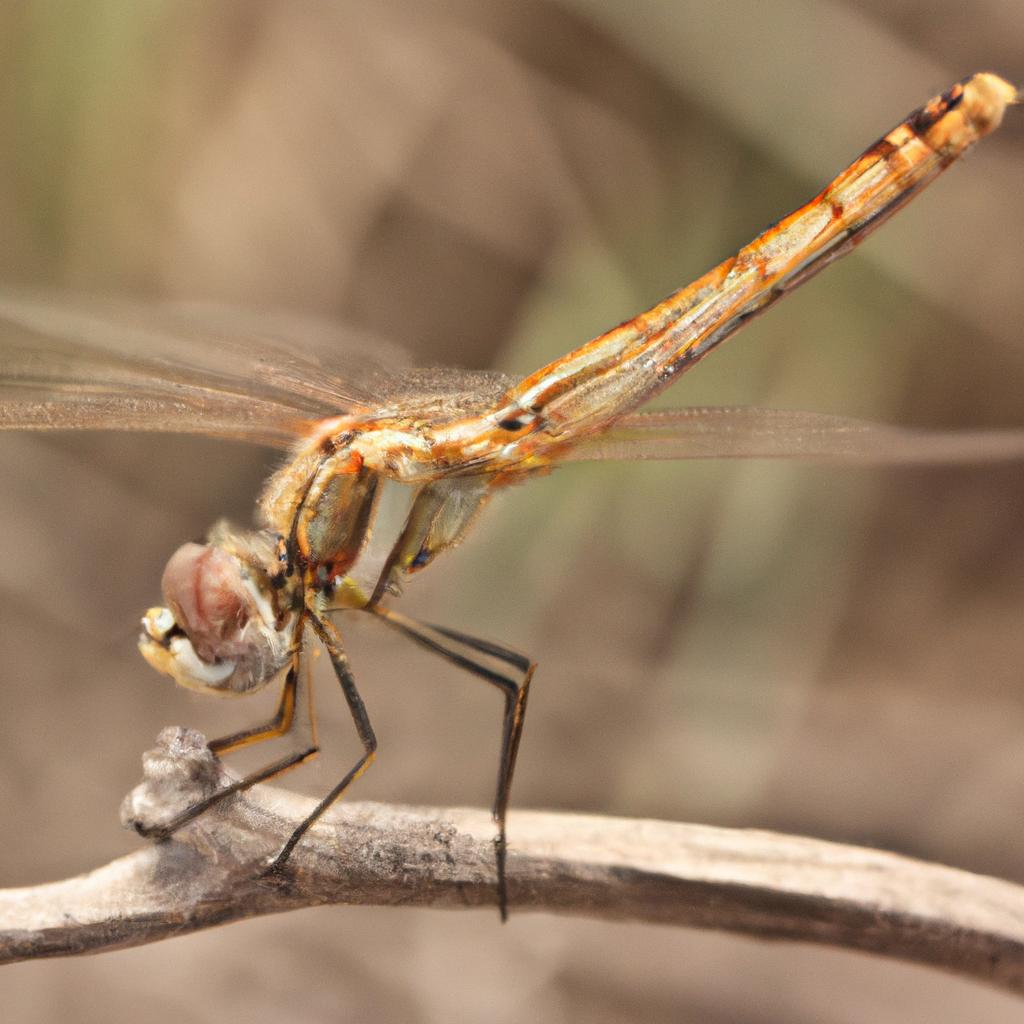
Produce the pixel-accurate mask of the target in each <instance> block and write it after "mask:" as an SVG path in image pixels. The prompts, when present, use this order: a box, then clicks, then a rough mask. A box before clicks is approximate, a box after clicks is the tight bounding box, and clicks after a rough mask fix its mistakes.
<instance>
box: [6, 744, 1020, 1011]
mask: <svg viewBox="0 0 1024 1024" xmlns="http://www.w3.org/2000/svg"><path fill="white" fill-rule="evenodd" d="M224 780H225V776H224V773H223V770H222V769H221V766H220V763H219V762H218V761H217V760H216V759H215V758H214V757H213V755H211V754H210V753H209V752H208V750H207V749H206V746H205V741H204V740H203V737H202V736H200V735H199V734H198V733H195V732H190V731H187V730H181V729H178V730H175V729H169V730H166V731H165V732H164V733H163V734H161V737H160V746H159V747H158V748H157V749H156V750H154V751H151V752H150V753H149V754H148V755H147V756H146V778H145V781H144V782H143V783H142V785H140V786H139V787H138V788H137V789H136V790H135V791H134V792H133V793H132V794H131V795H130V796H129V797H128V799H127V800H126V801H125V807H124V811H123V816H124V818H125V820H126V823H127V824H129V825H136V824H145V825H153V824H159V823H160V822H161V821H164V820H167V819H168V818H170V817H173V816H174V814H175V813H177V811H179V810H180V809H181V808H182V807H183V806H187V805H189V804H190V803H192V802H194V801H195V800H197V799H199V798H201V796H203V795H205V794H206V793H209V792H210V791H211V790H212V789H213V788H215V787H218V786H222V785H223V784H224ZM309 806H310V802H309V801H308V800H306V799H305V798H303V797H298V796H294V795H292V794H289V793H285V792H283V791H280V790H273V789H270V788H268V787H265V786H264V787H257V788H256V789H255V790H253V791H251V792H249V793H245V794H241V795H240V796H237V797H234V798H231V799H230V800H228V801H225V802H224V803H223V804H221V805H218V806H217V807H215V808H214V809H212V810H211V811H209V812H208V813H207V814H205V815H203V816H202V817H201V818H200V819H199V820H198V821H196V822H195V823H194V824H193V825H190V826H189V827H188V828H186V829H184V830H183V831H182V832H181V833H180V835H179V836H177V837H176V838H175V839H174V840H172V841H170V842H166V843H162V844H159V845H156V846H150V847H147V848H146V849H144V850H141V851H139V852H137V853H134V854H131V855H130V856H127V857H123V858H121V859H120V860H116V861H114V862H113V863H111V864H108V865H106V866H105V867H102V868H99V869H98V870H96V871H93V872H92V873H90V874H88V875H83V876H80V877H78V878H71V879H68V880H66V881H63V882H54V883H51V884H48V885H40V886H34V887H30V888H25V889H10V890H6V891H0V962H4V963H10V962H14V961H17V960H26V959H32V958H38V957H47V956H70V955H76V954H81V953H96V952H101V951H103V950H109V949H118V948H122V947H125V946H134V945H140V944H142V943H147V942H155V941H156V940H158V939H162V938H166V937H168V936H172V935H180V934H182V933H185V932H189V931H195V930H197V929H200V928H206V927H209V926H211V925H215V924H224V923H226V922H228V921H233V920H238V919H241V918H246V917H254V916H256V915H259V914H269V913H275V912H278V911H283V910H292V909H296V908H299V907H306V906H311V905H314V904H324V903H349V904H381V905H383V904H391V905H398V904H400V905H408V906H431V907H489V908H491V909H492V912H493V914H494V919H495V927H498V917H497V909H496V907H495V906H494V903H495V891H494V852H493V851H494V847H493V835H494V828H493V824H492V823H491V820H490V817H489V816H488V815H487V814H485V813H483V812H481V811H471V810H459V809H454V810H453V809H412V808H398V807H391V806H385V805H378V804H359V803H350V804H345V805H342V806H340V807H339V808H337V810H336V811H335V813H334V814H332V815H331V816H330V817H329V818H328V819H325V821H324V823H323V824H322V825H318V826H317V827H316V828H315V829H314V830H313V831H312V832H311V833H310V834H309V835H308V836H307V837H306V838H305V840H304V841H303V843H302V844H301V845H300V847H299V848H298V850H297V851H296V853H295V855H294V857H293V859H292V861H290V862H289V868H288V874H287V877H286V878H285V879H283V880H282V879H276V880H269V879H266V878H261V877H260V870H261V866H262V865H263V864H264V863H265V862H266V859H267V857H268V856H269V855H271V854H272V853H274V852H276V850H277V848H278V847H279V846H280V844H281V843H282V842H283V841H284V839H285V838H286V837H287V835H288V834H289V833H290V831H291V829H292V827H293V824H294V823H295V822H297V821H298V820H300V819H301V818H302V817H304V816H305V814H306V812H307V810H308V809H309ZM510 837H511V853H510V857H509V865H508V867H509V896H510V906H511V909H512V911H513V926H514V916H515V914H516V913H517V912H522V911H525V910H546V911H549V912H556V913H558V912H561V913H570V914H581V915H585V916H589V917H596V918H607V919H613V920H633V921H648V922H654V923H660V924H676V925H686V926H689V927H700V928H715V929H719V930H723V931H733V932H739V933H742V934H746V935H752V936H757V937H760V938H774V939H791V940H800V941H808V942H820V943H825V944H828V945H834V946H845V947H847V948H852V949H859V950H864V951H867V952H872V953H876V954H880V955H882V956H889V957H894V958H897V959H902V960H910V961H915V962H918V963H924V964H931V965H933V966H936V967H943V968H946V969H948V970H951V971H955V972H957V973H959V974H963V975H967V976H969V977H973V978H977V979H980V980H983V981H987V982H989V983H992V984H995V985H999V986H1001V987H1003V988H1007V989H1010V990H1012V991H1015V992H1022V991H1024V888H1021V887H1019V886H1016V885H1012V884H1010V883H1009V882H1003V881H1000V880H998V879H994V878H987V877H984V876H979V875H972V874H969V873H967V872H965V871H957V870H955V869H952V868H946V867H940V866H938V865H934V864H927V863H922V862H920V861H914V860H910V859H908V858H905V857H900V856H896V855H894V854H888V853H881V852H879V851H876V850H868V849H862V848H859V847H852V846H842V845H837V844H835V843H827V842H822V841H819V840H815V839H806V838H802V837H799V836H785V835H777V834H773V833H769V832H759V831H753V830H733V829H722V828H710V827H707V826H702V825H677V824H670V823H665V822H657V821H631V820H623V819H616V818H601V817H585V816H581V815H568V814H540V813H532V812H516V813H515V814H514V815H513V816H512V817H511V819H510Z"/></svg>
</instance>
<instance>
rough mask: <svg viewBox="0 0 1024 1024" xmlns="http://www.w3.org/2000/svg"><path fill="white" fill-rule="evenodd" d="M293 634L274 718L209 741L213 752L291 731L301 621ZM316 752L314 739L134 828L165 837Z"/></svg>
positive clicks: (293, 717)
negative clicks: (164, 817)
mask: <svg viewBox="0 0 1024 1024" xmlns="http://www.w3.org/2000/svg"><path fill="white" fill-rule="evenodd" d="M295 636H296V641H295V644H294V645H293V649H292V658H291V664H290V665H289V666H288V672H287V674H286V675H285V680H284V686H283V688H282V690H281V700H280V701H279V703H278V708H277V712H276V713H275V715H274V717H273V718H272V719H271V720H270V721H269V722H266V723H264V724H263V725H258V726H254V727H253V728H251V729H245V730H243V731H242V732H238V733H233V734H232V735H230V736H224V737H221V738H220V739H216V740H211V741H210V743H209V747H210V750H212V751H213V752H214V753H215V754H223V753H227V752H228V751H231V750H237V749H238V748H239V747H243V746H248V745H250V744H253V743H259V742H261V741H263V740H268V739H275V738H276V737H278V736H284V735H285V734H286V733H288V732H289V731H290V730H291V728H292V726H293V725H294V723H295V707H296V703H297V697H298V688H299V671H300V669H301V662H302V657H301V655H302V651H301V646H300V638H301V636H302V624H301V623H300V625H299V627H298V629H297V631H296V634H295ZM312 721H313V710H312V701H310V722H311V724H312ZM314 736H315V728H314ZM319 752H320V748H319V746H318V745H317V744H316V742H315V740H314V742H313V743H312V744H310V745H309V746H306V747H304V748H303V749H301V750H297V751H295V752H293V753H291V754H289V755H287V756H286V757H283V758H281V759H280V760H277V761H274V762H272V763H271V764H269V765H266V766H265V767H263V768H260V769H258V770H257V771H255V772H252V773H251V774H249V775H246V776H245V777H244V778H242V779H239V780H238V781H236V782H233V783H231V785H229V786H225V787H224V788H223V789H218V790H217V791H216V792H215V793H211V794H210V795H209V796H208V797H206V798H205V799H204V800H200V801H199V802H198V803H195V804H192V805H191V806H190V807H187V808H186V809H185V810H184V811H182V812H181V813H180V814H178V815H176V816H175V817H174V818H172V819H171V820H170V821H168V822H165V823H164V824H162V825H154V826H144V825H139V824H137V825H136V826H135V828H136V831H137V832H138V833H139V834H140V835H142V836H146V837H147V838H150V839H166V838H167V837H168V836H170V835H172V834H173V833H175V832H177V831H178V829H180V828H182V827H184V826H185V825H187V824H188V823H189V822H191V821H195V819H196V818H198V817H199V816H200V815H201V814H204V813H205V812H206V811H208V810H209V809H210V808H211V807H213V806H215V805H216V804H218V803H220V802H221V801H222V800H224V799H226V798H227V797H229V796H232V795H233V794H235V793H241V792H242V791H243V790H246V789H250V788H251V787H252V786H255V785H257V784H258V783H260V782H266V781H267V779H272V778H273V777H274V776H275V775H280V774H281V773H282V772H286V771H288V769H289V768H295V767H297V766H298V765H300V764H304V763H305V762H306V761H309V760H311V759H312V758H314V757H316V755H317V754H318V753H319Z"/></svg>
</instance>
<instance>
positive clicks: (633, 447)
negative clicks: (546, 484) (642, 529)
mask: <svg viewBox="0 0 1024 1024" xmlns="http://www.w3.org/2000/svg"><path fill="white" fill-rule="evenodd" d="M565 458H566V459H567V460H577V461H579V460H602V459H735V458H766V459H806V460H809V461H818V462H859V463H864V464H868V465H879V466H884V465H895V464H901V463H957V462H961V463H962V462H988V461H996V460H1002V459H1022V458H1024V430H965V431H931V430H919V429H915V428H908V427H893V426H888V425H885V424H880V423H869V422H867V421H865V420H858V419H848V418H846V417H843V416H829V415H825V414H822V413H814V412H792V411H787V410H782V409H758V408H694V409H680V410H672V411H668V412H649V413H633V414H630V415H628V416H623V417H622V418H621V419H619V420H617V421H616V422H615V423H614V425H613V426H612V427H611V428H610V429H609V430H607V431H605V432H604V433H602V434H597V435H594V436H593V437H590V438H587V439H585V440H584V441H582V442H580V443H579V444H578V445H576V446H575V447H573V448H572V449H571V450H570V451H569V452H568V453H567V455H566V456H565Z"/></svg>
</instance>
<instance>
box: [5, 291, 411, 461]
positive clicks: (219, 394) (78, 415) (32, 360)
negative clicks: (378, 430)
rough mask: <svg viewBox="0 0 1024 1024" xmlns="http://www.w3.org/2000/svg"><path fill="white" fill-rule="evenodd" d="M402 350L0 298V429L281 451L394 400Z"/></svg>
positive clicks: (178, 317) (296, 322)
mask: <svg viewBox="0 0 1024 1024" xmlns="http://www.w3.org/2000/svg"><path fill="white" fill-rule="evenodd" d="M402 361H404V360H403V356H402V354H401V353H400V351H399V350H397V349H394V348H392V347H390V346H385V345H384V344H382V343H381V342H379V341H374V340H373V339H369V338H367V337H365V336H360V335H358V334H357V333H356V332H354V331H348V330H345V329H344V328H342V327H340V326H338V325H336V324H332V323H329V322H326V321H322V320H317V319H315V318H305V317H300V316H296V315H291V314H281V313H266V314H265V313H249V312H246V311H241V310H234V309H225V308H223V307H214V306H195V305H193V306H184V305H175V306H171V305H156V304H154V305H143V304H133V303H130V302H123V301H108V300H97V299H75V300H69V299H67V298H66V297H63V296H57V295H53V294H45V293H33V292H27V291H26V292H21V291H3V290H0V428H3V429H32V430H40V429H61V430H65V429H116V430H156V431H171V432H180V433H201V434H210V435H214V436H218V437H229V438H235V439H241V440H249V441H253V442H255V443H261V444H271V445H275V446H287V445H288V444H289V443H290V441H291V440H293V439H294V438H295V436H296V435H298V434H301V433H302V432H303V431H304V430H305V429H306V428H307V427H308V425H309V423H310V422H311V421H313V420H317V419H323V418H324V417H328V416H337V415H340V414H342V413H344V412H347V411H354V410H357V409H361V408H365V407H367V406H369V405H372V404H374V403H375V401H376V396H378V395H380V394H384V393H387V392H390V391H392V390H394V388H395V383H394V381H395V379H396V376H395V373H394V371H392V370H390V369H385V368H384V365H385V362H386V363H387V364H390V365H394V364H396V363H400V362H402Z"/></svg>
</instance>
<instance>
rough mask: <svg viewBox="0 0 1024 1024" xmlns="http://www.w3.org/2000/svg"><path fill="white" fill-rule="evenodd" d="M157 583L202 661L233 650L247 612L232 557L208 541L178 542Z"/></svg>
mask: <svg viewBox="0 0 1024 1024" xmlns="http://www.w3.org/2000/svg"><path fill="white" fill-rule="evenodd" d="M161 585H162V588H163V592H164V599H165V600H166V602H167V606H168V607H169V608H170V609H171V612H172V613H173V614H174V618H175V621H176V622H177V623H178V625H179V626H180V627H181V628H182V629H183V630H184V631H185V634H186V635H187V636H188V638H189V640H191V641H192V646H193V647H194V648H195V652H196V654H197V655H198V656H199V657H200V658H201V659H202V660H203V661H207V662H214V661H217V660H218V659H220V658H224V657H232V656H233V655H234V654H235V653H236V649H237V642H238V639H239V636H240V634H241V632H242V630H243V629H244V628H245V625H246V623H247V622H248V621H249V618H250V615H251V614H252V598H251V596H250V594H249V592H248V590H247V589H246V586H245V582H244V580H243V578H242V569H241V565H240V563H239V562H238V560H237V559H236V558H233V557H232V556H231V555H229V554H228V553H227V552H226V551H223V550H222V549H221V548H217V547H212V546H211V545H209V544H183V545H182V546H181V547H180V548H178V550H177V551H175V552H174V554H173V555H172V556H171V558H170V561H169V562H168V563H167V568H166V569H164V575H163V580H162V581H161Z"/></svg>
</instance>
